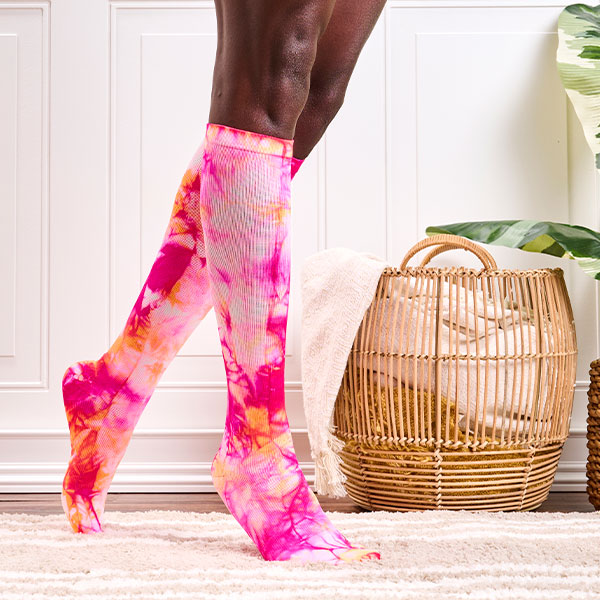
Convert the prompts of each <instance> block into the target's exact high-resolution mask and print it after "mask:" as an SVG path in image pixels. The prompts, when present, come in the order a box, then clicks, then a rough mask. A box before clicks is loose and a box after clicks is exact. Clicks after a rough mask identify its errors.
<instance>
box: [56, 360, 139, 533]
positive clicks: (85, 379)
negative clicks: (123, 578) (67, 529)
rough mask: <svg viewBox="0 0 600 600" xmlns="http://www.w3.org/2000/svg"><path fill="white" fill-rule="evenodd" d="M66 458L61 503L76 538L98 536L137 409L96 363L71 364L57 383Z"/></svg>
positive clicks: (122, 387)
mask: <svg viewBox="0 0 600 600" xmlns="http://www.w3.org/2000/svg"><path fill="white" fill-rule="evenodd" d="M62 390H63V399H64V405H65V411H66V414H67V421H68V423H69V431H70V437H71V457H70V460H69V466H68V468H67V472H66V474H65V477H64V480H63V484H62V492H61V502H62V506H63V509H64V511H65V514H66V515H67V518H68V519H69V522H70V524H71V527H72V529H73V531H74V532H76V533H95V532H100V531H102V523H101V519H102V515H103V513H104V504H105V502H106V496H107V494H108V488H109V486H110V484H111V482H112V479H113V477H114V474H115V471H116V469H117V466H118V465H119V463H120V462H121V459H122V458H123V455H124V454H125V450H126V449H127V446H128V444H129V440H130V439H131V434H132V433H133V428H134V426H135V422H136V421H137V418H138V417H139V414H140V413H141V410H136V408H139V409H141V408H143V403H144V402H143V400H144V399H142V398H132V396H133V394H132V392H131V390H129V389H128V388H127V386H126V385H124V384H123V383H121V382H119V381H118V380H116V379H115V378H114V377H111V376H110V375H109V373H108V370H107V369H106V366H105V365H104V363H103V361H102V360H101V359H100V360H98V361H82V362H78V363H75V364H73V365H71V366H70V367H69V368H68V369H67V370H66V372H65V374H64V376H63V380H62Z"/></svg>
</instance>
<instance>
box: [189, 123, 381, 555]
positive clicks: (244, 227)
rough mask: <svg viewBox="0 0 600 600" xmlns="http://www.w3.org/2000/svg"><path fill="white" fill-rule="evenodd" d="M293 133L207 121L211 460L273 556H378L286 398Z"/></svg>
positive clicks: (232, 506) (229, 500)
mask: <svg viewBox="0 0 600 600" xmlns="http://www.w3.org/2000/svg"><path fill="white" fill-rule="evenodd" d="M291 156H292V140H286V139H281V138H275V137H271V136H268V135H263V134H259V133H254V132H251V131H243V130H239V129H235V128H232V127H226V126H224V125H217V124H212V123H209V124H208V126H207V132H206V149H205V153H204V163H203V168H202V189H201V191H200V207H201V217H202V224H203V229H204V236H205V244H206V259H207V263H206V264H207V270H208V271H209V272H210V276H211V293H212V295H213V298H214V307H215V312H216V316H217V322H218V325H219V335H220V339H221V346H222V350H223V359H224V362H225V371H226V374H227V391H228V408H227V419H226V424H225V432H224V434H223V440H222V442H221V445H220V448H219V451H218V452H217V455H216V456H215V459H214V461H213V465H212V475H213V482H214V484H215V487H216V489H217V491H218V492H219V495H220V496H221V498H222V499H223V501H224V502H225V504H226V506H227V507H228V509H229V510H230V511H231V513H232V514H233V516H234V517H235V518H236V519H237V521H238V522H239V523H240V525H241V526H242V527H243V528H244V530H245V531H246V533H247V534H248V535H249V536H250V537H251V538H252V540H253V541H254V543H255V544H256V546H257V547H258V549H259V551H260V553H261V554H262V556H263V558H265V559H266V560H290V559H296V560H300V561H328V562H340V561H355V560H362V559H369V558H379V555H378V554H377V553H376V552H372V551H370V550H367V549H364V548H361V547H358V546H356V545H352V544H350V542H348V540H347V539H346V538H345V537H344V536H343V535H342V534H341V533H340V532H339V531H338V530H337V529H336V528H335V527H334V526H333V524H332V523H331V521H330V520H329V518H328V517H327V515H326V514H325V513H324V512H323V510H322V509H321V507H320V505H319V502H318V501H317V498H316V496H315V495H314V493H313V492H312V491H311V489H310V488H309V487H308V484H307V482H306V479H305V478H304V475H303V474H302V471H301V470H300V467H299V465H298V460H297V458H296V454H295V452H294V446H293V443H292V437H291V434H290V428H289V424H288V419H287V414H286V409H285V391H284V364H285V335H286V326H287V314H288V298H289V288H290V235H289V233H290V172H291Z"/></svg>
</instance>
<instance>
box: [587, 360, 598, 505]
mask: <svg viewBox="0 0 600 600" xmlns="http://www.w3.org/2000/svg"><path fill="white" fill-rule="evenodd" d="M587 408H588V418H587V447H588V459H587V465H586V475H587V493H588V498H589V501H590V503H591V504H592V505H593V506H594V508H595V509H596V510H600V359H598V360H594V361H592V363H591V364H590V387H589V389H588V406H587Z"/></svg>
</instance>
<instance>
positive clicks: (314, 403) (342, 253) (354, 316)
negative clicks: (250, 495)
mask: <svg viewBox="0 0 600 600" xmlns="http://www.w3.org/2000/svg"><path fill="white" fill-rule="evenodd" d="M386 266H391V265H388V263H386V262H385V261H383V260H382V259H380V258H378V257H377V256H375V255H374V254H369V253H368V252H356V251H355V250H350V249H348V248H329V249H327V250H323V251H321V252H317V253H316V254H313V255H311V256H309V257H308V258H307V259H306V260H305V262H304V264H303V265H302V270H301V282H302V283H301V296H302V351H301V362H302V389H303V399H304V412H305V414H306V424H307V428H308V437H309V441H310V446H311V453H312V458H313V460H314V461H315V465H316V473H315V489H316V490H317V492H318V493H320V494H327V495H329V496H333V497H339V496H344V495H345V494H346V491H345V490H344V487H343V486H342V483H343V481H344V479H345V477H344V474H343V473H342V472H341V471H340V468H339V463H340V458H339V455H338V452H339V451H340V450H341V448H342V447H343V443H342V442H341V441H340V440H339V439H338V438H336V437H335V436H334V435H333V433H332V431H333V408H334V406H335V400H336V398H337V394H338V390H339V388H340V384H341V382H342V377H343V375H344V369H345V368H346V363H347V362H348V354H349V353H350V350H351V348H352V343H353V342H354V338H355V336H356V331H357V330H358V327H359V325H360V323H361V321H362V318H363V316H364V314H365V311H366V310H367V308H369V305H370V304H371V302H372V301H373V296H374V295H375V291H376V290H377V283H378V282H379V278H380V277H381V272H382V271H383V269H384V268H385V267H386Z"/></svg>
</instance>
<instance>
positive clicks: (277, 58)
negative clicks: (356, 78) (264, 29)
mask: <svg viewBox="0 0 600 600" xmlns="http://www.w3.org/2000/svg"><path fill="white" fill-rule="evenodd" d="M318 33H319V32H318V30H317V28H316V27H315V26H314V25H313V24H305V23H298V24H297V25H295V26H294V27H293V29H292V31H291V33H290V32H289V31H288V32H287V33H286V34H285V36H282V37H281V39H280V41H279V43H278V44H276V46H277V47H278V50H277V51H276V52H274V53H273V55H272V58H271V60H270V61H269V63H268V64H266V65H265V66H264V67H263V73H262V76H261V78H260V83H259V88H260V90H259V94H258V96H259V97H261V98H262V105H263V106H264V107H265V112H266V114H267V116H268V117H269V119H270V120H271V121H272V122H273V123H276V124H278V125H281V126H282V127H284V128H289V126H290V125H291V126H292V128H293V127H294V126H295V123H296V121H297V119H298V117H299V116H300V113H301V112H302V109H303V108H304V105H305V104H306V102H307V100H308V97H309V93H310V88H311V80H310V75H311V69H312V66H313V64H314V60H315V56H316V51H317V41H318Z"/></svg>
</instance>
